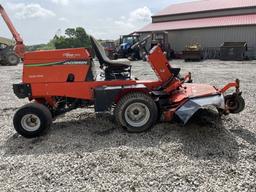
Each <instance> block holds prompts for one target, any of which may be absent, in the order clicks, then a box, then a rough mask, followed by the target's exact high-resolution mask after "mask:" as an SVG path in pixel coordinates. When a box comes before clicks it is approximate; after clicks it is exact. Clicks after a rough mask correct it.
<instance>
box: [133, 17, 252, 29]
mask: <svg viewBox="0 0 256 192" xmlns="http://www.w3.org/2000/svg"><path fill="white" fill-rule="evenodd" d="M255 24H256V14H250V15H238V16H225V17H212V18H202V19H191V20H181V21H169V22H160V23H151V24H149V25H147V26H145V27H144V28H142V29H140V30H139V31H137V32H150V31H171V30H180V29H196V28H209V27H224V26H240V25H255Z"/></svg>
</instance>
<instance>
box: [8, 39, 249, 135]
mask: <svg viewBox="0 0 256 192" xmlns="http://www.w3.org/2000/svg"><path fill="white" fill-rule="evenodd" d="M150 38H151V36H147V37H146V38H144V39H143V40H141V41H139V42H137V43H136V44H134V45H133V46H132V48H133V49H134V48H138V49H142V50H143V51H145V52H146V54H147V59H148V62H149V64H150V65H151V67H152V69H153V71H154V72H155V74H156V76H157V77H158V80H138V79H137V78H132V75H131V71H132V70H131V68H132V66H131V65H130V64H125V63H122V62H121V61H118V60H116V61H113V60H110V59H109V58H108V57H107V56H106V53H105V51H104V48H103V47H102V46H101V45H100V44H99V43H98V42H97V41H96V40H95V39H94V38H93V37H90V39H91V43H92V47H93V49H94V52H95V54H96V56H97V58H98V60H99V63H100V66H99V68H100V69H101V70H102V71H101V73H100V74H99V75H96V74H95V73H94V72H95V71H97V70H96V69H95V67H96V66H95V65H94V63H93V58H92V56H91V55H90V53H89V51H88V50H87V49H85V48H78V49H63V50H50V51H35V52H27V53H26V54H25V57H24V64H23V73H22V74H23V76H22V82H21V83H19V84H14V85H13V90H14V93H15V94H16V96H17V97H18V98H22V99H23V98H28V100H29V101H30V102H31V103H30V104H27V105H25V106H23V107H21V108H20V109H18V110H17V112H16V113H15V115H14V118H13V123H14V128H15V130H16V131H17V132H18V133H19V134H20V135H22V136H24V137H27V138H32V137H38V136H41V135H42V134H44V133H45V132H46V131H47V130H48V129H49V128H50V126H51V124H52V121H53V119H56V118H57V117H58V116H59V115H62V114H65V113H67V112H69V111H71V110H74V109H77V108H88V107H92V106H94V109H95V112H96V113H104V112H109V113H112V112H113V114H114V116H115V119H116V122H117V124H118V125H119V126H122V127H124V128H125V129H126V130H127V131H129V132H134V133H138V132H143V131H146V130H148V129H150V128H151V127H152V126H154V125H155V124H156V123H157V121H172V120H174V119H176V118H174V117H177V118H178V119H180V121H181V122H182V123H184V124H186V123H187V122H188V121H189V120H190V119H191V117H192V116H193V115H194V114H195V113H196V112H197V111H198V110H199V109H201V108H203V107H206V106H209V105H210V106H214V107H216V108H217V109H218V110H219V112H220V113H221V114H228V113H234V114H236V113H240V112H241V111H243V109H244V107H245V103H244V99H243V98H242V96H241V94H242V93H241V91H240V82H239V80H236V81H234V82H231V83H229V84H227V85H226V86H224V87H223V88H220V89H219V88H216V87H215V86H211V85H208V84H196V83H192V79H191V78H192V77H191V73H188V74H187V75H186V76H185V77H184V78H180V75H179V73H180V70H181V69H180V68H174V67H172V66H171V64H170V63H169V62H168V60H167V58H166V55H165V54H164V53H163V51H162V49H161V48H160V46H159V45H156V46H154V47H153V48H152V49H151V50H148V49H147V48H146V47H145V45H146V44H147V43H146V42H147V41H148V40H149V39H150ZM143 65H144V64H143ZM142 70H144V68H142ZM231 88H234V89H235V92H234V93H233V94H227V93H226V92H227V90H229V89H231ZM170 126H171V125H170Z"/></svg>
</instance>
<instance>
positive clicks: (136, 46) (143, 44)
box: [131, 35, 151, 49]
mask: <svg viewBox="0 0 256 192" xmlns="http://www.w3.org/2000/svg"><path fill="white" fill-rule="evenodd" d="M150 38H151V35H148V36H146V37H145V38H144V39H142V40H141V41H139V42H137V43H135V44H134V45H133V46H131V49H136V48H144V49H146V48H145V45H146V43H147V41H148V39H150Z"/></svg>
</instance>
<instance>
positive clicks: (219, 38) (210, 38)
mask: <svg viewBox="0 0 256 192" xmlns="http://www.w3.org/2000/svg"><path fill="white" fill-rule="evenodd" d="M229 41H230V42H247V43H248V46H249V47H254V48H255V47H256V26H237V27H236V26H232V27H217V28H207V29H191V30H178V31H170V32H169V42H170V44H171V47H172V48H173V49H174V50H175V51H182V50H183V49H184V47H185V46H186V45H187V44H189V43H192V42H197V43H200V44H201V45H202V47H204V48H208V47H220V45H221V44H222V43H224V42H229Z"/></svg>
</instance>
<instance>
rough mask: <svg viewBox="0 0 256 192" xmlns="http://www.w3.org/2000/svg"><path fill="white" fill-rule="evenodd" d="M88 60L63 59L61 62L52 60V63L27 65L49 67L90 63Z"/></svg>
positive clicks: (30, 65) (29, 65)
mask: <svg viewBox="0 0 256 192" xmlns="http://www.w3.org/2000/svg"><path fill="white" fill-rule="evenodd" d="M88 64H89V63H88V62H87V61H61V62H51V63H37V64H28V65H25V67H47V66H55V65H88Z"/></svg>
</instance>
